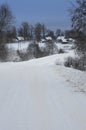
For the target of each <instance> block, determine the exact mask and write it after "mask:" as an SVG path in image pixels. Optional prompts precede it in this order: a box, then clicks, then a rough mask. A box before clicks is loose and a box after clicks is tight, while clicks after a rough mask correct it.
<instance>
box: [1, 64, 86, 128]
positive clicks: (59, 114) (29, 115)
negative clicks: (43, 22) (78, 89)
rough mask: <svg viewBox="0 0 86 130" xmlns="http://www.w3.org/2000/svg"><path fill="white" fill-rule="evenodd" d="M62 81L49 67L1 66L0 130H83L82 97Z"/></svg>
mask: <svg viewBox="0 0 86 130" xmlns="http://www.w3.org/2000/svg"><path fill="white" fill-rule="evenodd" d="M3 71H4V72H3ZM64 79H65V77H61V76H60V75H59V73H58V67H57V69H56V66H52V65H51V66H46V65H45V66H31V65H29V63H27V62H26V63H21V64H20V63H15V64H14V63H8V64H4V65H3V64H1V65H0V130H86V96H85V95H84V94H80V93H75V92H73V91H72V90H71V89H70V88H69V85H70V84H69V83H68V82H66V81H65V80H64Z"/></svg>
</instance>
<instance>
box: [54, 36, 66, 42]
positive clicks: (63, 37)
mask: <svg viewBox="0 0 86 130" xmlns="http://www.w3.org/2000/svg"><path fill="white" fill-rule="evenodd" d="M57 42H61V43H63V44H66V43H68V40H67V39H66V38H65V36H59V37H57Z"/></svg>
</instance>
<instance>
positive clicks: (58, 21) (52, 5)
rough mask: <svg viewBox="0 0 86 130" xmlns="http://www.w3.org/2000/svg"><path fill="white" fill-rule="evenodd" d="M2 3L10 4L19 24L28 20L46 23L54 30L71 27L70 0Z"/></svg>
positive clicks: (26, 0)
mask: <svg viewBox="0 0 86 130" xmlns="http://www.w3.org/2000/svg"><path fill="white" fill-rule="evenodd" d="M2 3H8V4H9V6H10V7H11V9H12V12H13V14H14V15H15V17H16V24H17V25H19V24H21V22H22V21H28V22H29V23H30V24H35V23H37V22H41V23H45V25H46V26H48V27H49V28H50V29H53V30H56V29H57V28H61V29H62V30H65V29H69V28H70V25H71V24H70V17H69V12H68V9H69V8H70V0H0V4H2Z"/></svg>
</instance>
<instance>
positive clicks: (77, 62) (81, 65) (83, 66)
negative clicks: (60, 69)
mask: <svg viewBox="0 0 86 130" xmlns="http://www.w3.org/2000/svg"><path fill="white" fill-rule="evenodd" d="M64 65H65V66H66V67H73V68H75V69H78V70H86V61H84V58H83V57H81V58H78V57H76V58H72V57H68V58H66V60H65V62H64Z"/></svg>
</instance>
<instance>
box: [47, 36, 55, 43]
mask: <svg viewBox="0 0 86 130" xmlns="http://www.w3.org/2000/svg"><path fill="white" fill-rule="evenodd" d="M45 39H46V41H47V42H49V43H52V42H53V39H52V37H50V36H48V37H46V38H45Z"/></svg>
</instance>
